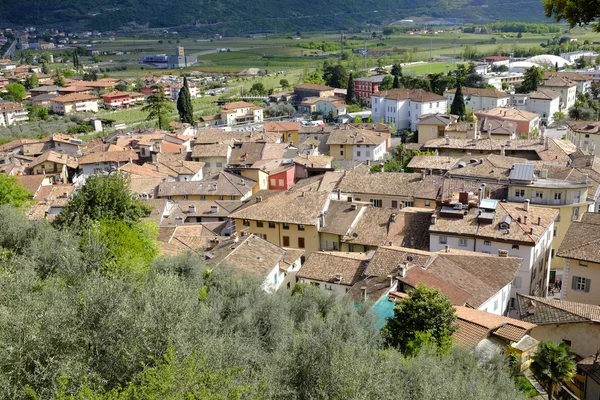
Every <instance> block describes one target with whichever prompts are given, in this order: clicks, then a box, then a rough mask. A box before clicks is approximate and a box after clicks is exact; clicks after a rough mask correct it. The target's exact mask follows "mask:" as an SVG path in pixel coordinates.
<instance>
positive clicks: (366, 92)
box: [354, 75, 389, 105]
mask: <svg viewBox="0 0 600 400" xmlns="http://www.w3.org/2000/svg"><path fill="white" fill-rule="evenodd" d="M386 76H389V75H375V76H367V77H364V78H354V93H356V97H357V98H358V99H359V100H361V101H364V102H366V103H367V104H369V105H371V95H372V94H373V93H375V92H378V91H379V85H380V84H381V82H382V81H383V78H385V77H386Z"/></svg>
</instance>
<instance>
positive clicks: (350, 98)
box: [346, 74, 356, 104]
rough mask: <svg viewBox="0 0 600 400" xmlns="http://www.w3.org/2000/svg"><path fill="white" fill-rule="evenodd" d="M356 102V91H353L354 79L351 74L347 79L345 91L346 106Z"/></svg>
mask: <svg viewBox="0 0 600 400" xmlns="http://www.w3.org/2000/svg"><path fill="white" fill-rule="evenodd" d="M355 102H356V91H355V90H354V78H353V77H352V74H350V76H349V77H348V90H347V91H346V104H353V103H355Z"/></svg>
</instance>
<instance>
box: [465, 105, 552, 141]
mask: <svg viewBox="0 0 600 400" xmlns="http://www.w3.org/2000/svg"><path fill="white" fill-rule="evenodd" d="M475 115H476V116H477V119H478V120H480V121H481V120H483V119H486V118H487V119H488V120H497V121H506V122H510V123H513V124H515V125H516V133H517V134H519V135H527V136H528V137H529V134H530V133H532V132H534V131H535V130H536V129H538V128H539V126H540V116H539V115H537V114H534V113H531V112H528V111H523V110H517V109H514V108H504V107H503V108H492V109H489V110H479V111H476V112H475Z"/></svg>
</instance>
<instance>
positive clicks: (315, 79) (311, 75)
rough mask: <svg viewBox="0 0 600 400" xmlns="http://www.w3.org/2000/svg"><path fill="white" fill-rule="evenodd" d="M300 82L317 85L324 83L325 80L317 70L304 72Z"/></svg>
mask: <svg viewBox="0 0 600 400" xmlns="http://www.w3.org/2000/svg"><path fill="white" fill-rule="evenodd" d="M302 82H304V83H315V84H318V85H323V84H325V80H323V77H322V76H321V74H319V73H318V72H317V71H313V72H307V73H305V74H304V76H303V77H302Z"/></svg>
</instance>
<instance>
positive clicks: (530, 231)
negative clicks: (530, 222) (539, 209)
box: [529, 226, 533, 235]
mask: <svg viewBox="0 0 600 400" xmlns="http://www.w3.org/2000/svg"><path fill="white" fill-rule="evenodd" d="M529 234H530V235H533V226H532V227H531V228H530V229H529Z"/></svg>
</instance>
